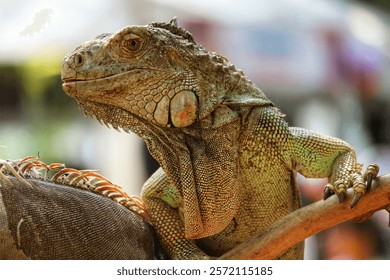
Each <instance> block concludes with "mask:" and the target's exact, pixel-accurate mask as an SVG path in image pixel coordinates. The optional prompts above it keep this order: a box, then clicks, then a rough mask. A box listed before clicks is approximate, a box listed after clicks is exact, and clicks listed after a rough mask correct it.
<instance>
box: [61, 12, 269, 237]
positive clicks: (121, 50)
mask: <svg viewBox="0 0 390 280" xmlns="http://www.w3.org/2000/svg"><path fill="white" fill-rule="evenodd" d="M61 76H62V80H63V82H64V83H63V89H64V91H65V92H66V93H67V94H68V95H70V96H71V97H73V98H75V99H76V100H77V101H78V103H79V105H80V107H82V109H83V110H84V111H85V112H86V114H88V115H92V116H95V117H96V118H97V119H98V120H101V121H102V122H104V123H107V124H111V125H112V126H113V127H115V128H123V129H124V130H126V131H127V130H131V131H133V132H135V133H137V134H138V135H140V136H141V137H143V138H144V140H145V141H146V143H147V145H148V148H149V150H150V152H151V154H152V155H153V156H154V157H155V158H156V160H157V161H159V163H160V165H161V166H162V168H163V169H164V171H165V173H166V175H167V177H168V178H169V179H170V181H171V182H172V184H173V185H174V186H175V187H176V189H177V190H178V192H179V193H180V195H181V197H182V201H183V202H182V203H183V205H182V208H183V212H184V222H185V227H186V235H187V237H188V238H200V237H204V236H208V235H212V234H215V233H217V232H219V231H221V230H222V229H223V228H224V227H226V225H227V224H228V223H229V222H230V221H231V219H232V217H233V216H234V214H235V212H236V210H237V208H238V200H239V199H238V196H239V190H238V188H239V187H240V180H239V172H238V169H237V151H238V147H239V143H238V138H239V135H240V126H241V121H242V118H241V117H242V116H241V115H240V114H241V113H242V111H243V109H242V108H250V107H251V106H263V105H271V102H270V101H269V100H268V99H267V98H266V97H265V96H264V95H263V93H262V92H261V91H260V90H259V89H257V88H256V87H255V86H254V85H253V84H252V83H251V82H250V81H249V80H248V79H247V78H246V77H245V76H244V75H243V74H242V72H241V71H239V70H237V69H236V68H235V67H234V66H232V65H231V64H230V63H229V62H228V61H227V59H225V58H224V57H222V56H219V55H217V54H215V53H211V52H208V51H206V50H205V49H204V48H203V47H201V46H200V45H199V44H197V43H196V42H195V41H194V39H193V37H192V35H191V34H190V33H189V32H188V31H186V30H184V29H183V28H181V27H179V26H177V23H176V20H175V19H174V20H172V21H171V22H169V23H151V24H149V25H146V26H130V27H126V28H123V29H121V30H119V31H118V32H116V33H112V34H102V35H99V36H97V37H96V38H95V39H94V40H91V41H87V42H86V43H84V44H82V45H80V46H79V47H77V48H76V49H75V50H74V51H73V52H71V53H70V54H68V55H67V56H65V58H64V60H63V66H62V73H61ZM247 110H249V109H247ZM244 111H245V110H244Z"/></svg>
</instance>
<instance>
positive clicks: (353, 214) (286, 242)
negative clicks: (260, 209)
mask: <svg viewBox="0 0 390 280" xmlns="http://www.w3.org/2000/svg"><path fill="white" fill-rule="evenodd" d="M352 197H353V191H352V189H349V190H348V192H347V198H346V199H345V201H344V202H343V203H339V201H338V198H337V196H336V195H333V196H331V197H329V198H328V199H327V200H325V201H324V200H321V201H318V202H315V203H312V204H310V205H308V206H306V207H303V208H301V209H298V210H296V211H294V212H292V213H290V214H288V215H287V216H285V217H283V218H282V219H280V220H278V221H276V222H275V223H274V224H272V225H271V226H270V227H269V228H267V229H266V230H264V231H261V232H259V233H258V234H256V235H255V236H254V237H253V238H251V239H250V240H248V241H246V242H244V243H242V244H240V245H239V246H237V247H235V248H234V249H232V250H231V251H229V252H227V253H226V254H224V255H223V256H221V257H220V259H225V260H234V259H246V260H248V259H274V258H276V257H277V256H278V255H280V254H281V253H283V252H284V251H285V250H286V249H288V248H289V247H291V246H293V245H295V244H297V243H299V242H301V241H303V240H304V239H305V238H307V237H309V236H311V235H314V234H316V233H318V232H320V231H322V230H325V229H328V228H331V227H333V226H335V225H337V224H340V223H342V222H345V221H349V220H358V221H359V220H364V219H366V218H368V217H369V216H370V215H372V214H373V213H374V212H376V211H378V210H381V209H384V208H386V206H387V205H390V174H387V175H384V176H381V177H378V178H377V179H375V180H374V181H373V184H372V189H371V191H370V192H368V193H366V194H365V195H364V196H363V197H362V198H361V199H360V201H359V203H358V204H357V205H356V206H355V207H354V208H353V209H350V208H349V205H350V203H351V200H352Z"/></svg>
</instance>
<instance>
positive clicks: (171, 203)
mask: <svg viewBox="0 0 390 280" xmlns="http://www.w3.org/2000/svg"><path fill="white" fill-rule="evenodd" d="M142 198H143V200H144V201H145V204H146V205H147V211H148V213H149V215H150V216H151V222H152V224H153V227H154V229H155V230H156V233H157V235H158V237H159V240H160V242H161V243H162V246H163V248H164V250H165V252H166V253H168V255H169V256H170V257H171V258H172V259H210V258H211V257H210V256H208V255H207V254H205V253H204V252H203V251H202V250H201V249H199V248H198V246H197V245H196V243H195V240H190V239H187V238H186V237H185V231H184V223H183V219H182V218H181V217H180V210H179V209H180V206H181V199H180V197H179V196H178V195H177V193H176V190H175V189H174V187H173V186H172V185H171V183H170V182H169V180H168V178H167V177H166V175H165V173H164V171H163V170H162V169H161V168H159V169H158V170H157V171H156V172H155V173H154V174H153V175H152V176H151V177H150V178H149V179H148V180H147V181H146V182H145V184H144V187H143V189H142Z"/></svg>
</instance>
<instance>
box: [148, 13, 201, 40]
mask: <svg viewBox="0 0 390 280" xmlns="http://www.w3.org/2000/svg"><path fill="white" fill-rule="evenodd" d="M149 25H150V26H153V27H157V28H162V29H165V30H168V31H169V32H171V33H172V34H174V35H177V36H180V37H182V38H183V39H186V40H188V41H189V42H191V43H194V44H196V43H195V40H194V37H193V36H192V34H191V33H190V32H188V31H187V30H185V29H184V28H182V27H180V26H179V25H178V24H177V18H176V17H174V18H173V19H172V20H171V21H170V22H168V23H167V22H153V23H151V24H149Z"/></svg>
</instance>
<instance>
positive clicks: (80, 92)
mask: <svg viewBox="0 0 390 280" xmlns="http://www.w3.org/2000/svg"><path fill="white" fill-rule="evenodd" d="M64 68H65V67H64ZM64 68H63V69H64ZM142 71H152V69H149V68H144V69H131V70H128V71H125V72H122V73H118V74H110V75H108V76H104V77H101V78H90V79H88V78H84V77H81V78H79V77H77V75H72V74H73V73H72V72H70V73H67V72H66V70H63V71H62V76H61V80H62V81H63V84H62V88H63V90H64V91H65V93H66V94H68V95H69V96H70V97H73V98H79V97H83V98H87V96H86V92H88V91H93V90H105V93H109V91H114V89H115V85H118V86H120V85H123V84H127V83H128V81H129V77H131V76H134V75H136V74H137V73H139V72H142ZM67 74H68V75H67ZM141 75H142V73H141Z"/></svg>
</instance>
